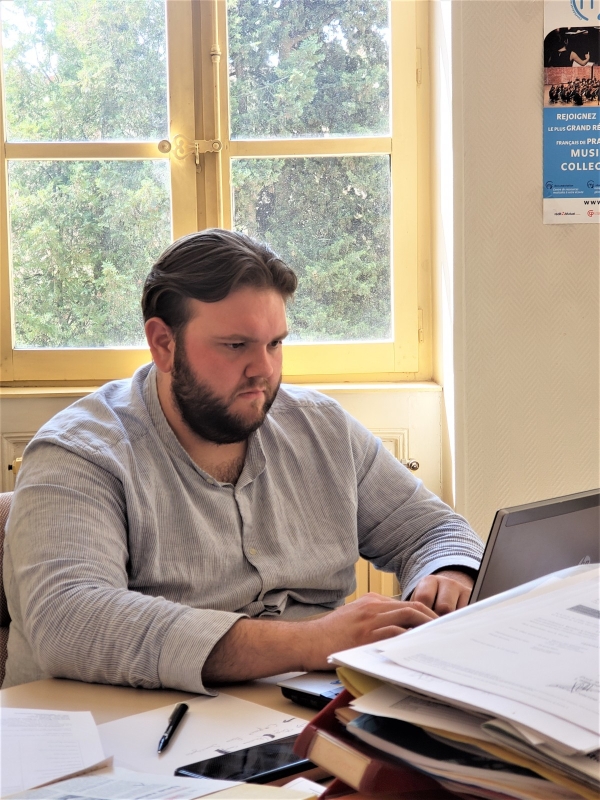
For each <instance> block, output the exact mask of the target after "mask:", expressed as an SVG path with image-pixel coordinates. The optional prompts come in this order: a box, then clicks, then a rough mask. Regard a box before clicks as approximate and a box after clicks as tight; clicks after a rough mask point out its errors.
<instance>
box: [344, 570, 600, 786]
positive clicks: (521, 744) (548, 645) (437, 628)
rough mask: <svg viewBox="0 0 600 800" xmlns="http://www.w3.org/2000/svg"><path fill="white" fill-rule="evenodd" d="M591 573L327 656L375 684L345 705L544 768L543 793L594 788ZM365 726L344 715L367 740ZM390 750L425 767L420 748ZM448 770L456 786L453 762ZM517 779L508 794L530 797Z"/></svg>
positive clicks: (348, 676)
mask: <svg viewBox="0 0 600 800" xmlns="http://www.w3.org/2000/svg"><path fill="white" fill-rule="evenodd" d="M599 577H600V570H599V568H598V566H597V565H594V566H592V567H589V566H588V567H578V568H574V569H572V570H563V571H562V572H560V573H555V574H554V575H551V576H547V577H546V578H545V579H541V580H539V581H535V582H533V583H532V584H527V585H526V586H525V587H519V589H518V590H513V591H511V592H505V593H503V594H501V595H498V596H496V597H494V598H489V599H488V600H485V601H483V602H481V603H477V604H475V605H473V606H469V607H468V608H465V609H463V610H461V611H457V612H455V613H454V614H451V615H449V616H448V617H444V618H440V619H439V620H435V621H434V622H432V623H429V624H427V625H425V626H423V627H421V628H417V629H415V630H414V631H411V632H409V633H406V634H403V635H402V636H400V637H396V638H395V639H391V640H387V641H386V642H384V643H380V644H379V645H377V646H373V645H369V646H367V647H359V648H355V649H353V650H347V651H344V652H342V653H336V654H334V656H332V661H333V662H334V663H335V664H337V665H339V666H340V667H342V669H341V670H340V674H341V676H342V678H344V679H345V681H346V682H348V683H349V684H350V685H352V686H354V687H355V688H358V689H359V690H360V689H361V686H362V691H365V690H366V689H365V687H367V686H368V688H371V686H372V685H373V683H372V682H371V683H369V682H368V681H365V678H364V676H365V675H367V676H371V677H374V678H377V679H379V682H383V685H381V683H380V688H377V689H375V690H374V691H370V692H367V693H366V694H364V696H362V697H361V698H360V699H358V700H356V701H355V702H354V703H353V706H354V708H355V710H356V711H358V712H360V713H361V714H365V715H370V716H371V717H373V718H376V719H377V718H379V719H388V720H394V719H395V720H399V721H401V722H404V723H410V724H412V725H416V726H419V727H420V728H421V729H423V730H425V731H426V732H427V733H428V734H429V735H430V736H433V737H437V739H438V741H441V742H442V743H446V744H448V743H451V744H452V745H453V746H454V747H458V748H460V749H462V750H463V751H465V750H468V749H469V748H471V752H475V753H476V754H480V755H481V754H483V755H484V756H485V755H486V754H487V755H488V756H493V757H494V758H496V759H500V760H501V761H503V762H506V763H509V764H512V765H517V766H518V767H520V768H522V769H523V770H527V771H529V772H530V773H531V774H533V775H534V777H535V776H542V777H543V779H544V780H545V781H546V787H545V791H546V794H544V793H543V792H542V794H541V795H539V796H540V797H548V798H549V797H554V796H560V797H571V796H573V797H580V796H583V797H589V798H597V796H598V791H599V790H600V766H599V748H600V708H599V680H598V638H599V636H598V634H599V623H600V604H599ZM359 693H361V692H360V691H359ZM363 723H364V720H363ZM368 728H369V726H368V725H364V724H363V725H362V727H361V724H360V723H359V724H358V725H357V724H356V721H355V722H353V723H350V724H349V725H348V730H349V731H351V732H354V733H355V735H357V736H359V738H363V739H364V740H365V741H369V742H370V743H371V744H373V743H374V742H373V740H372V737H371V738H369V734H368V731H367V729H368ZM370 730H371V733H372V732H373V730H375V728H374V726H373V724H371V726H370ZM385 730H386V732H387V733H389V731H390V730H393V726H392V728H390V726H387V727H386V728H385ZM399 730H400V729H399ZM365 731H367V733H365ZM392 744H393V742H392ZM380 746H381V747H382V749H385V747H387V746H388V745H381V743H380ZM473 748H475V750H473ZM387 752H391V750H390V749H389V747H388V749H387ZM392 754H394V753H392ZM395 754H396V755H397V756H398V757H401V758H404V759H405V760H407V761H408V762H409V763H412V764H413V765H414V766H417V767H419V768H421V769H424V766H423V764H422V763H421V764H420V765H419V764H417V761H419V758H420V757H417V756H414V758H413V759H412V760H411V757H410V756H408V755H407V754H406V753H403V755H400V754H399V752H396V753H395ZM421 756H422V754H421ZM430 766H431V765H430ZM426 771H427V770H426ZM452 772H453V774H452V776H451V781H452V782H457V783H458V784H459V785H460V784H461V780H460V775H461V769H458V770H453V771H452ZM462 773H463V777H464V778H465V780H464V781H463V785H462V788H461V790H462V791H467V788H466V786H465V785H464V784H469V781H468V780H467V776H466V770H462ZM443 777H447V778H449V779H450V776H448V775H446V776H443ZM471 777H472V776H471ZM525 777H526V776H525V775H522V776H521V778H519V777H518V776H517V778H516V779H513V778H511V781H512V782H513V783H514V784H515V787H514V790H513V793H511V791H510V789H509V788H508V787H506V786H505V787H504V788H503V790H502V791H503V792H505V794H504V796H506V797H536V796H538V795H537V794H536V791H537V790H532V792H531V793H530V794H527V790H526V789H525V793H523V790H524V787H525V785H526V784H527V783H528V782H529V783H530V781H527V780H525ZM511 781H509V783H510V782H511ZM549 782H551V783H552V784H554V786H550V785H549ZM445 785H447V786H448V788H450V786H449V784H445ZM555 787H556V788H555ZM559 787H562V788H561V789H560V790H559ZM455 788H456V786H455ZM480 788H481V790H482V791H483V789H484V787H483V786H480ZM468 791H470V792H473V787H472V785H471V784H469V789H468ZM487 791H491V790H490V789H489V787H488V789H487ZM557 791H558V792H559V793H558V794H556V792H557ZM479 796H482V797H483V796H486V797H487V796H490V795H489V794H486V793H485V792H484V793H483V794H482V793H480V794H479Z"/></svg>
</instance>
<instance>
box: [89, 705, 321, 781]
mask: <svg viewBox="0 0 600 800" xmlns="http://www.w3.org/2000/svg"><path fill="white" fill-rule="evenodd" d="M186 702H187V704H188V706H189V711H188V712H187V714H186V715H185V717H184V718H183V721H182V722H181V724H180V725H179V727H178V728H177V731H176V732H175V735H174V737H173V739H172V741H171V744H170V745H169V747H168V748H167V749H166V751H165V752H163V753H162V754H161V755H160V758H159V756H158V755H157V752H156V750H157V747H158V741H159V739H160V737H161V736H162V734H163V733H164V731H165V728H166V727H167V720H168V718H169V715H170V714H171V712H172V710H173V706H165V707H164V708H158V709H154V710H153V711H146V712H145V713H143V714H135V715H134V716H132V717H125V718H124V719H119V720H115V721H114V722H106V723H105V724H104V725H100V726H99V728H98V730H99V731H100V738H101V739H102V744H103V745H104V750H105V751H106V753H108V754H109V755H112V756H114V762H115V765H116V766H120V767H126V768H128V769H134V770H139V771H141V772H150V773H155V774H157V775H172V774H173V772H174V771H175V770H176V769H177V768H178V767H183V766H185V765H186V764H193V763H194V762H196V761H203V760H204V759H207V758H213V757H214V756H218V755H221V754H222V753H229V752H234V751H235V750H242V749H244V748H245V747H250V746H252V745H255V744H261V743H262V742H267V741H271V740H273V739H282V738H283V737H284V736H293V735H296V734H298V733H300V731H301V730H302V729H303V728H304V727H305V726H306V721H305V720H302V719H298V718H297V717H293V716H291V715H290V716H286V715H284V714H281V713H280V712H279V711H273V710H272V709H270V708H265V707H264V706H259V705H257V704H256V703H249V702H247V701H246V700H239V699H238V698H237V697H231V696H230V695H226V694H220V695H218V697H195V698H193V699H192V700H187V701H186Z"/></svg>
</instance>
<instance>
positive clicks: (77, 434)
mask: <svg viewBox="0 0 600 800" xmlns="http://www.w3.org/2000/svg"><path fill="white" fill-rule="evenodd" d="M149 370H150V366H148V367H143V368H142V369H140V370H138V371H137V372H136V373H135V375H134V376H133V378H129V379H126V380H118V381H111V382H110V383H106V384H105V385H104V386H102V387H101V388H100V389H97V390H96V391H94V392H92V393H91V394H89V395H87V396H86V397H82V398H81V399H80V400H77V401H76V402H75V403H73V404H72V405H70V406H68V407H67V408H65V409H63V410H62V411H60V412H59V413H58V414H56V415H55V416H54V417H52V419H50V420H49V421H48V422H46V424H45V425H43V426H42V427H41V428H40V429H39V431H38V432H37V434H36V435H35V437H34V440H33V441H34V442H35V443H40V442H47V443H50V444H57V445H60V446H62V447H66V448H68V449H74V450H78V451H85V452H90V453H92V452H98V451H104V450H107V449H114V448H118V447H120V446H121V445H123V444H124V443H126V442H133V441H136V440H137V439H139V438H141V437H142V436H144V435H145V433H146V432H147V430H148V426H149V424H151V422H150V418H149V415H148V411H147V409H146V406H145V403H144V397H143V390H144V382H145V380H146V378H147V375H148V372H149Z"/></svg>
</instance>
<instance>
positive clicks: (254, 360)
mask: <svg viewBox="0 0 600 800" xmlns="http://www.w3.org/2000/svg"><path fill="white" fill-rule="evenodd" d="M251 355H252V357H251V359H250V361H249V362H248V365H247V366H246V370H245V374H246V377H247V378H270V377H271V375H272V374H273V372H274V366H273V358H272V356H271V354H270V353H269V351H268V349H267V348H266V347H257V348H256V349H255V350H254V349H253V351H252V354H251Z"/></svg>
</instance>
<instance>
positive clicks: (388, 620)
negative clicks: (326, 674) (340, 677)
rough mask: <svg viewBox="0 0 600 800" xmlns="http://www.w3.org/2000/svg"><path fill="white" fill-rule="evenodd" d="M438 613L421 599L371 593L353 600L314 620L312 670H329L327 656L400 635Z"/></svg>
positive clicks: (311, 653)
mask: <svg viewBox="0 0 600 800" xmlns="http://www.w3.org/2000/svg"><path fill="white" fill-rule="evenodd" d="M436 617H437V614H436V613H435V612H434V611H432V609H431V608H427V606H425V605H423V604H422V603H419V602H414V601H410V602H409V601H406V600H392V598H390V597H384V596H383V595H380V594H376V593H375V592H369V594H366V595H363V597H359V599H358V600H355V601H354V602H353V603H348V605H345V606H340V607H339V608H336V609H335V611H332V612H331V614H325V615H324V616H322V617H319V618H318V619H315V620H312V622H311V623H309V624H312V626H313V628H314V632H315V634H314V635H315V638H314V639H313V640H312V642H311V644H312V643H314V647H311V651H309V652H310V656H311V661H312V662H313V663H311V666H310V667H309V668H308V669H311V670H313V669H328V668H329V667H328V665H327V656H329V655H331V653H335V652H337V651H339V650H347V649H349V648H351V647H358V646H359V645H361V644H372V643H373V642H379V641H381V640H382V639H390V638H391V637H392V636H398V634H400V633H404V632H405V631H407V630H408V629H410V628H416V627H417V626H418V625H423V623H425V622H429V621H430V620H432V619H435V618H436Z"/></svg>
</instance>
